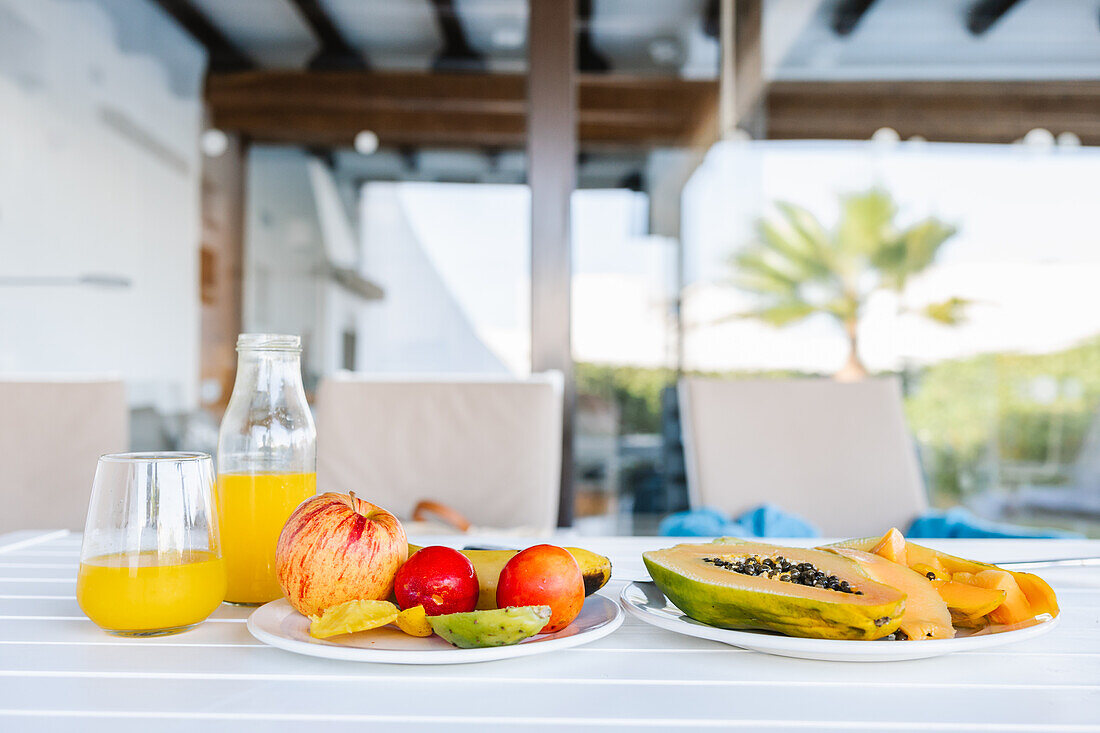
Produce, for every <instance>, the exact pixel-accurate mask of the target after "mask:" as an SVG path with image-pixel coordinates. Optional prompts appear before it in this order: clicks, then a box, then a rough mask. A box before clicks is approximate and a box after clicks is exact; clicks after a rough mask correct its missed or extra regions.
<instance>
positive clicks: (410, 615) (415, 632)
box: [393, 606, 433, 637]
mask: <svg viewBox="0 0 1100 733" xmlns="http://www.w3.org/2000/svg"><path fill="white" fill-rule="evenodd" d="M393 623H394V625H396V626H397V628H399V629H401V630H402V631H404V632H405V633H406V634H408V635H409V636H422V637H424V636H431V635H432V633H433V632H432V625H431V624H429V623H428V614H427V613H425V612H424V607H423V606H413V607H412V608H406V609H405V610H403V611H401V613H399V614H397V618H396V619H395V620H394V622H393Z"/></svg>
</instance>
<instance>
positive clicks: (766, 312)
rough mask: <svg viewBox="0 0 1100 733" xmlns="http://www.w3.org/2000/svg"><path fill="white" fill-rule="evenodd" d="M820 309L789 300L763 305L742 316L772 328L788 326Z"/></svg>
mask: <svg viewBox="0 0 1100 733" xmlns="http://www.w3.org/2000/svg"><path fill="white" fill-rule="evenodd" d="M817 311H818V309H817V308H816V307H815V306H813V305H811V304H810V303H806V302H803V301H800V300H788V301H779V302H775V303H771V304H768V305H762V306H760V307H759V308H755V309H753V310H751V311H746V312H745V313H742V314H741V317H742V318H754V319H756V320H758V321H763V322H764V323H767V324H768V325H770V326H786V325H789V324H791V323H795V322H796V321H801V320H802V319H803V318H806V317H807V316H810V315H813V314H814V313H816V312H817Z"/></svg>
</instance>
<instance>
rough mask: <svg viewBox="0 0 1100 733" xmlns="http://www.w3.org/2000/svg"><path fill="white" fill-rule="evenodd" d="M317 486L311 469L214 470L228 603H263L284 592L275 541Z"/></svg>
mask: <svg viewBox="0 0 1100 733" xmlns="http://www.w3.org/2000/svg"><path fill="white" fill-rule="evenodd" d="M316 491H317V474H315V473H260V474H234V473H223V474H219V475H218V486H217V495H218V521H219V523H220V525H221V539H222V554H223V555H224V556H225V564H226V573H227V575H228V578H229V589H228V591H227V592H226V595H225V600H227V601H229V602H230V603H267V602H268V601H273V600H275V599H276V598H281V597H282V595H283V591H282V589H281V588H280V587H279V582H278V580H277V579H276V577H275V545H276V544H277V543H278V541H279V533H280V532H281V531H282V529H283V525H284V524H286V520H287V518H289V517H290V514H291V512H293V511H294V509H295V508H296V507H297V506H298V505H299V504H301V503H302V502H303V501H305V500H306V499H308V498H309V497H311V496H313V495H314V494H315V493H316Z"/></svg>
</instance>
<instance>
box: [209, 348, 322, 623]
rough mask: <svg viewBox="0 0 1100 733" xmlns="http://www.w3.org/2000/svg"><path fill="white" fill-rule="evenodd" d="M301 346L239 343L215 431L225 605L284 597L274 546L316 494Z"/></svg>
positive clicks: (314, 434)
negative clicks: (229, 390)
mask: <svg viewBox="0 0 1100 733" xmlns="http://www.w3.org/2000/svg"><path fill="white" fill-rule="evenodd" d="M301 353H302V346H301V339H300V338H299V337H297V336H281V335H273V334H258V333H244V334H241V335H240V336H238V337H237V354H238V357H237V379H236V382H235V383H234V384H233V394H232V396H230V398H229V405H228V407H226V410H225V416H224V417H223V418H222V423H221V428H220V429H219V430H218V484H217V496H218V514H219V517H220V521H221V542H222V552H223V554H224V556H225V563H226V574H227V578H228V587H227V590H226V601H228V602H229V603H238V604H250V605H253V604H261V603H267V602H268V601H272V600H275V599H276V598H279V597H281V596H282V590H281V589H280V587H279V583H278V580H277V579H276V577H275V545H276V544H277V542H278V539H279V533H280V532H281V531H282V528H283V525H284V524H285V523H286V520H287V518H288V517H289V516H290V514H291V512H293V511H294V509H295V507H297V506H298V505H299V504H300V503H302V502H303V501H305V500H306V499H308V498H309V497H311V496H313V494H314V493H316V490H317V450H316V443H317V430H316V428H315V427H314V425H313V415H311V414H310V411H309V405H308V404H307V403H306V393H305V388H304V387H303V386H302V365H301Z"/></svg>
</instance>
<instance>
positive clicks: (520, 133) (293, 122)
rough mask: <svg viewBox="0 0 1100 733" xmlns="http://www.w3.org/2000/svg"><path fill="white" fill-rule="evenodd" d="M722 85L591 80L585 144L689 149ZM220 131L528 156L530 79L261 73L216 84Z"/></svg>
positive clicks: (584, 94) (584, 111) (210, 96)
mask: <svg viewBox="0 0 1100 733" xmlns="http://www.w3.org/2000/svg"><path fill="white" fill-rule="evenodd" d="M716 93H717V87H716V84H715V83H714V82H705V81H702V82H700V81H685V80H680V79H648V78H633V77H631V78H623V77H616V76H614V75H607V74H598V75H592V76H586V75H581V76H580V79H579V83H578V109H579V124H578V128H579V129H578V132H579V135H580V139H581V141H582V142H583V143H598V144H614V143H618V144H622V145H640V146H657V145H683V144H687V143H688V142H689V139H690V137H691V135H692V133H694V131H695V128H696V126H697V124H698V122H697V121H698V118H699V115H700V114H701V112H700V110H702V109H705V108H707V105H708V104H711V103H712V100H713V98H714V96H715V95H716ZM206 98H207V102H208V104H209V106H210V110H211V114H212V117H213V122H214V124H215V125H216V126H218V127H219V128H221V129H224V130H227V131H236V132H240V133H242V134H244V135H246V136H248V137H249V138H251V139H253V140H259V141H270V142H297V143H303V144H312V145H334V146H346V145H350V144H351V141H352V139H353V138H354V137H355V134H356V133H357V132H359V131H360V130H364V129H369V130H372V131H374V132H375V133H376V134H377V135H378V136H379V138H380V139H381V141H382V144H383V145H387V144H391V145H455V146H462V145H472V146H486V145H500V146H517V145H518V146H522V145H523V143H524V139H525V132H524V130H525V125H526V113H527V108H526V79H525V78H524V77H523V76H522V75H509V74H473V73H469V74H432V73H421V72H350V71H347V72H345V71H333V72H324V73H307V72H299V71H256V72H247V73H241V74H227V75H214V76H211V77H209V78H208V80H207V89H206Z"/></svg>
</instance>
